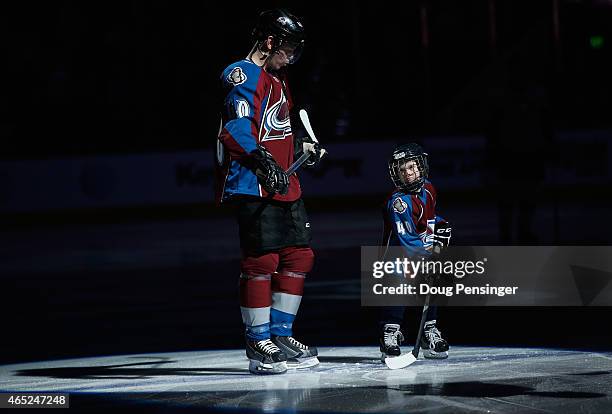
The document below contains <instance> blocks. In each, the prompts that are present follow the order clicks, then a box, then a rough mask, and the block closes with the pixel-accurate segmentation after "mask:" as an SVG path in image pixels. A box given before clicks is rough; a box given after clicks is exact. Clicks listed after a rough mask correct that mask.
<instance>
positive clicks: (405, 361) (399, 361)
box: [385, 352, 417, 369]
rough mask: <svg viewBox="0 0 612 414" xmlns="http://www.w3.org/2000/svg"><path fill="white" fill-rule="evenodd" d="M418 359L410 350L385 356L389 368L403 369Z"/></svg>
mask: <svg viewBox="0 0 612 414" xmlns="http://www.w3.org/2000/svg"><path fill="white" fill-rule="evenodd" d="M416 360H417V359H416V358H415V357H414V355H412V352H408V353H407V354H404V355H400V356H396V357H387V358H385V365H387V367H388V368H389V369H402V368H406V367H407V366H409V365H412V364H414V363H415V362H416Z"/></svg>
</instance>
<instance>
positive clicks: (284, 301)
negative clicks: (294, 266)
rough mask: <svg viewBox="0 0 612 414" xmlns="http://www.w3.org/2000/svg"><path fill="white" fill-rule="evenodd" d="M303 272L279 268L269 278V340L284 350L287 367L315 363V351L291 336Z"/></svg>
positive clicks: (301, 288) (302, 287) (316, 363)
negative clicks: (270, 296) (270, 335)
mask: <svg viewBox="0 0 612 414" xmlns="http://www.w3.org/2000/svg"><path fill="white" fill-rule="evenodd" d="M304 278H305V275H304V274H302V273H298V272H289V271H283V272H281V273H280V274H276V275H274V276H273V278H272V309H271V310H270V321H271V326H270V331H271V333H272V341H273V342H274V343H275V344H276V345H277V346H278V347H279V348H280V349H281V350H282V351H283V352H284V353H285V354H287V366H288V367H289V368H307V367H312V366H315V365H318V364H319V360H318V358H317V355H318V351H317V349H316V348H315V347H309V346H307V345H304V344H303V343H301V342H299V341H298V340H297V339H295V338H293V336H292V335H293V329H292V328H293V321H294V319H295V315H296V314H297V311H298V309H299V306H300V302H301V300H302V293H303V290H304Z"/></svg>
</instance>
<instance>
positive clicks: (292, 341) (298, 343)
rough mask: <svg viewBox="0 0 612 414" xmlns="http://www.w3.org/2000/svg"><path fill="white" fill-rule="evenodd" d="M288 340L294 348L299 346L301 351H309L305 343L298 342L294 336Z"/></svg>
mask: <svg viewBox="0 0 612 414" xmlns="http://www.w3.org/2000/svg"><path fill="white" fill-rule="evenodd" d="M287 340H288V341H289V342H291V345H293V346H297V347H298V348H300V349H308V347H307V346H306V345H304V344H303V343H301V342H300V341H298V340H297V339H295V338H294V337H292V336H288V337H287Z"/></svg>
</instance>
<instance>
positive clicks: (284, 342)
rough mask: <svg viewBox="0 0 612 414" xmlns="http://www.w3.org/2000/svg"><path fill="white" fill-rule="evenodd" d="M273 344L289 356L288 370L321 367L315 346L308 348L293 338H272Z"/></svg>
mask: <svg viewBox="0 0 612 414" xmlns="http://www.w3.org/2000/svg"><path fill="white" fill-rule="evenodd" d="M272 342H274V344H276V346H278V347H279V348H280V350H281V351H282V352H284V353H285V354H286V355H287V368H289V369H292V368H293V369H297V368H310V367H314V366H315V365H319V358H317V355H318V354H319V353H318V351H317V348H315V347H314V346H307V345H304V344H303V343H301V342H300V341H298V340H297V339H295V338H294V337H292V336H272Z"/></svg>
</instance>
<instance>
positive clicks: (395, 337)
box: [385, 329, 404, 346]
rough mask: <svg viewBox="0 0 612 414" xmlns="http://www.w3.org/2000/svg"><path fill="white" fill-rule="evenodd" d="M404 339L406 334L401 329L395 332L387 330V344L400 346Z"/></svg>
mask: <svg viewBox="0 0 612 414" xmlns="http://www.w3.org/2000/svg"><path fill="white" fill-rule="evenodd" d="M403 341H404V335H403V334H402V331H400V330H399V329H398V330H397V331H393V332H385V344H386V345H387V346H399V344H401V343H402V342H403Z"/></svg>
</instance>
